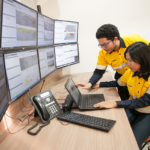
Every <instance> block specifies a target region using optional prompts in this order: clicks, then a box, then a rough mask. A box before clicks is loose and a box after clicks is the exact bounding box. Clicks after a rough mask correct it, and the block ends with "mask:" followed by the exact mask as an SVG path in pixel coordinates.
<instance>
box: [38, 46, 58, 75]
mask: <svg viewBox="0 0 150 150" xmlns="http://www.w3.org/2000/svg"><path fill="white" fill-rule="evenodd" d="M38 52H39V60H40V72H41V78H44V77H45V76H47V75H49V74H50V73H52V72H53V71H54V70H56V64H55V51H54V47H47V48H39V49H38Z"/></svg>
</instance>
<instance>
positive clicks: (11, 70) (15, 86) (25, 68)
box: [4, 49, 40, 102]
mask: <svg viewBox="0 0 150 150" xmlns="http://www.w3.org/2000/svg"><path fill="white" fill-rule="evenodd" d="M4 58H5V68H6V74H7V81H8V86H9V92H10V97H11V102H13V101H15V100H16V99H17V98H18V97H19V96H21V95H22V94H24V93H25V92H26V91H27V90H28V89H29V88H31V87H32V86H34V85H35V84H36V83H38V82H39V81H40V74H39V65H38V56H37V49H31V50H28V51H20V52H19V51H18V52H13V53H8V54H7V53H6V54H4Z"/></svg>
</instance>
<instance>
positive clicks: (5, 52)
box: [4, 47, 41, 104]
mask: <svg viewBox="0 0 150 150" xmlns="http://www.w3.org/2000/svg"><path fill="white" fill-rule="evenodd" d="M34 49H36V52H37V60H38V69H39V76H40V66H39V59H38V50H37V48H35V47H32V48H31V47H30V48H27V49H26V50H18V49H15V50H13V51H12V50H11V49H9V50H8V51H4V55H5V54H10V53H17V52H25V51H29V50H34ZM4 65H5V74H6V79H7V85H8V91H9V95H11V94H10V90H9V83H8V78H7V72H6V64H5V61H4ZM39 82H41V77H40V80H39V81H38V82H37V83H35V84H34V85H32V86H31V87H30V88H28V89H26V90H25V91H24V92H23V93H21V94H20V95H19V96H18V97H16V98H15V99H14V100H11V96H10V102H9V104H12V103H14V102H15V101H16V100H17V99H18V98H20V97H21V96H22V95H24V94H25V93H27V91H29V90H31V89H32V88H33V87H34V86H36V85H37V84H38V83H39Z"/></svg>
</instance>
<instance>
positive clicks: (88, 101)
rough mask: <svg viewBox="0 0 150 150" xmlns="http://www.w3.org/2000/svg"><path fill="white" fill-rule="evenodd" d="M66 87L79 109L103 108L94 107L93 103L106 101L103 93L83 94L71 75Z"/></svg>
mask: <svg viewBox="0 0 150 150" xmlns="http://www.w3.org/2000/svg"><path fill="white" fill-rule="evenodd" d="M65 88H66V89H67V91H68V92H69V94H70V95H71V97H72V99H73V101H74V102H75V103H76V105H77V107H78V109H80V110H95V109H101V108H94V107H93V105H94V104H97V103H99V102H102V101H105V99H104V95H103V94H85V95H82V94H81V93H80V91H79V89H78V88H77V86H76V85H75V83H74V82H73V80H72V78H71V77H69V78H68V80H67V82H66V84H65ZM102 109H104V108H102Z"/></svg>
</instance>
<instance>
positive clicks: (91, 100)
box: [82, 95, 100, 108]
mask: <svg viewBox="0 0 150 150" xmlns="http://www.w3.org/2000/svg"><path fill="white" fill-rule="evenodd" d="M99 102H100V101H99V99H97V98H95V97H94V96H93V95H83V96H82V107H86V108H88V107H89V108H91V107H93V105H94V104H97V103H99Z"/></svg>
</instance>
